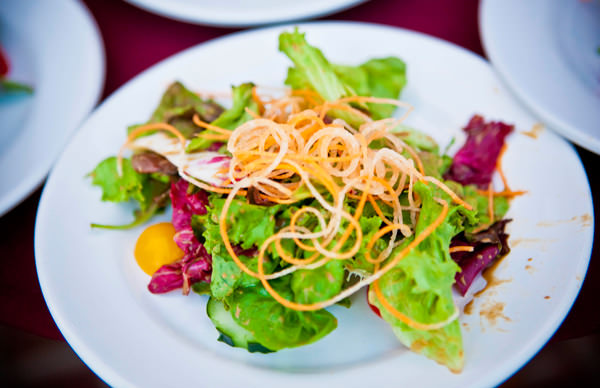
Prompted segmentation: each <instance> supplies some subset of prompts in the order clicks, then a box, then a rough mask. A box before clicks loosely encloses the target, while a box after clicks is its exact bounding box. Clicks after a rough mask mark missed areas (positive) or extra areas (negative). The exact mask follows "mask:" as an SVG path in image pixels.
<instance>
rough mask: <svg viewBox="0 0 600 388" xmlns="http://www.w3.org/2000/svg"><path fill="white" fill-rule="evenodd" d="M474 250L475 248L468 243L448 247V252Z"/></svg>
mask: <svg viewBox="0 0 600 388" xmlns="http://www.w3.org/2000/svg"><path fill="white" fill-rule="evenodd" d="M474 250H475V248H473V247H472V246H470V245H455V246H453V247H450V249H448V252H450V253H454V252H473V251H474Z"/></svg>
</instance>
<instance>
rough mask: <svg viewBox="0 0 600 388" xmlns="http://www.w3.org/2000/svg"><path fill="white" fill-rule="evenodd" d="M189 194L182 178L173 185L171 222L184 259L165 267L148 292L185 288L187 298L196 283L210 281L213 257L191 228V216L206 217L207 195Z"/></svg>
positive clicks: (199, 193) (186, 184) (156, 292)
mask: <svg viewBox="0 0 600 388" xmlns="http://www.w3.org/2000/svg"><path fill="white" fill-rule="evenodd" d="M188 191H189V184H188V183H187V182H186V181H185V180H183V179H180V180H179V181H177V182H175V183H173V184H172V185H171V191H170V193H169V195H170V197H171V203H172V206H173V217H172V223H173V226H174V227H175V231H176V234H175V236H174V237H173V238H174V240H175V243H176V244H177V246H178V247H179V248H180V249H181V250H182V251H183V252H184V253H185V254H184V256H183V258H182V259H181V260H179V261H177V262H175V263H173V264H168V265H163V266H162V267H161V268H159V269H158V271H156V272H155V273H154V275H152V279H151V280H150V284H148V289H149V290H150V292H152V293H153V294H161V293H165V292H169V291H172V290H176V289H179V288H182V289H183V293H184V294H185V295H187V294H188V293H189V292H190V287H191V286H192V285H193V284H194V283H197V282H210V274H211V270H212V264H211V263H212V257H211V256H210V255H209V254H208V252H207V251H206V249H205V248H204V246H203V245H202V244H201V243H200V242H199V241H198V239H197V238H196V236H195V235H194V231H193V229H192V215H201V214H206V205H208V195H207V194H206V192H205V191H203V190H200V191H198V192H196V193H194V194H190V193H189V192H188Z"/></svg>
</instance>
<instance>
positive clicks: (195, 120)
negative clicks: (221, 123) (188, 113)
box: [192, 114, 231, 138]
mask: <svg viewBox="0 0 600 388" xmlns="http://www.w3.org/2000/svg"><path fill="white" fill-rule="evenodd" d="M192 121H193V123H194V124H196V125H197V126H199V127H201V128H204V129H208V130H211V131H214V132H217V133H220V134H221V135H224V136H227V138H229V136H230V135H231V131H230V130H228V129H225V128H221V127H217V126H216V125H212V124H209V123H206V122H204V121H202V120H201V119H200V117H199V116H198V115H197V114H195V115H194V117H192Z"/></svg>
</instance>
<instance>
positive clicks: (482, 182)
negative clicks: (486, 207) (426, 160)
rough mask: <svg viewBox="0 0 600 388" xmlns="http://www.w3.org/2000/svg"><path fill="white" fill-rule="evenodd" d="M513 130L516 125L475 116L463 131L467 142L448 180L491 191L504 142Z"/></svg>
mask: <svg viewBox="0 0 600 388" xmlns="http://www.w3.org/2000/svg"><path fill="white" fill-rule="evenodd" d="M513 129H514V127H513V126H512V125H508V124H504V123H502V122H500V121H490V122H487V123H486V122H485V120H484V119H483V117H482V116H479V115H475V116H473V117H472V118H471V120H470V121H469V123H468V124H467V126H466V127H464V128H463V130H464V131H465V132H466V134H467V141H466V142H465V144H464V145H463V146H462V148H461V149H460V150H458V152H457V153H456V155H455V156H454V159H453V161H452V165H451V166H450V168H449V169H448V171H447V172H446V174H445V176H444V178H446V179H449V180H453V181H456V182H459V183H461V184H463V185H468V184H473V185H476V186H477V187H479V188H480V189H487V187H488V185H489V183H490V182H491V181H492V174H493V173H494V169H495V168H496V160H497V159H498V155H500V150H501V149H502V146H503V145H504V139H505V138H506V136H507V135H508V134H509V133H511V132H512V131H513Z"/></svg>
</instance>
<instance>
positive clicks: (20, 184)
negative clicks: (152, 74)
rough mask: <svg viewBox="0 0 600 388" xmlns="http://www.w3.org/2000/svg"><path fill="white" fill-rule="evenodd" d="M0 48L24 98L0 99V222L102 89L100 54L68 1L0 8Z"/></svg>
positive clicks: (92, 31) (7, 2)
mask: <svg viewBox="0 0 600 388" xmlns="http://www.w3.org/2000/svg"><path fill="white" fill-rule="evenodd" d="M0 42H1V44H2V46H3V47H4V50H5V52H6V54H7V55H8V57H9V60H10V62H11V73H10V74H9V78H10V79H15V80H20V81H22V82H26V83H28V84H30V85H32V86H33V89H34V93H33V94H32V95H31V96H18V97H14V96H7V95H0V216H1V215H3V214H4V213H5V212H7V211H9V210H10V209H11V208H12V207H14V206H15V205H16V204H18V203H19V202H20V201H22V200H23V199H24V198H25V197H27V196H28V195H29V194H30V193H31V192H32V191H33V190H34V189H35V188H36V187H37V186H38V185H39V184H40V183H41V182H42V180H43V179H44V177H45V176H46V174H47V173H48V170H50V167H51V165H52V163H53V162H54V161H55V159H56V158H57V157H58V155H59V153H60V152H61V151H62V149H63V147H64V145H65V144H66V142H67V140H68V138H69V136H70V135H71V134H72V133H73V131H74V130H75V129H76V127H77V126H78V125H79V124H80V123H81V121H82V120H83V119H84V118H85V116H87V114H88V113H89V112H90V111H91V110H92V108H93V107H94V106H95V105H96V102H97V101H98V98H99V97H100V93H101V92H102V87H103V85H104V48H103V45H102V40H101V37H100V33H99V31H98V28H97V26H96V24H95V21H94V20H93V18H92V16H91V14H90V13H89V11H88V10H87V9H86V8H85V7H84V6H83V5H81V4H80V3H79V2H78V1H76V0H71V1H58V2H50V1H33V0H3V1H2V2H0Z"/></svg>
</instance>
